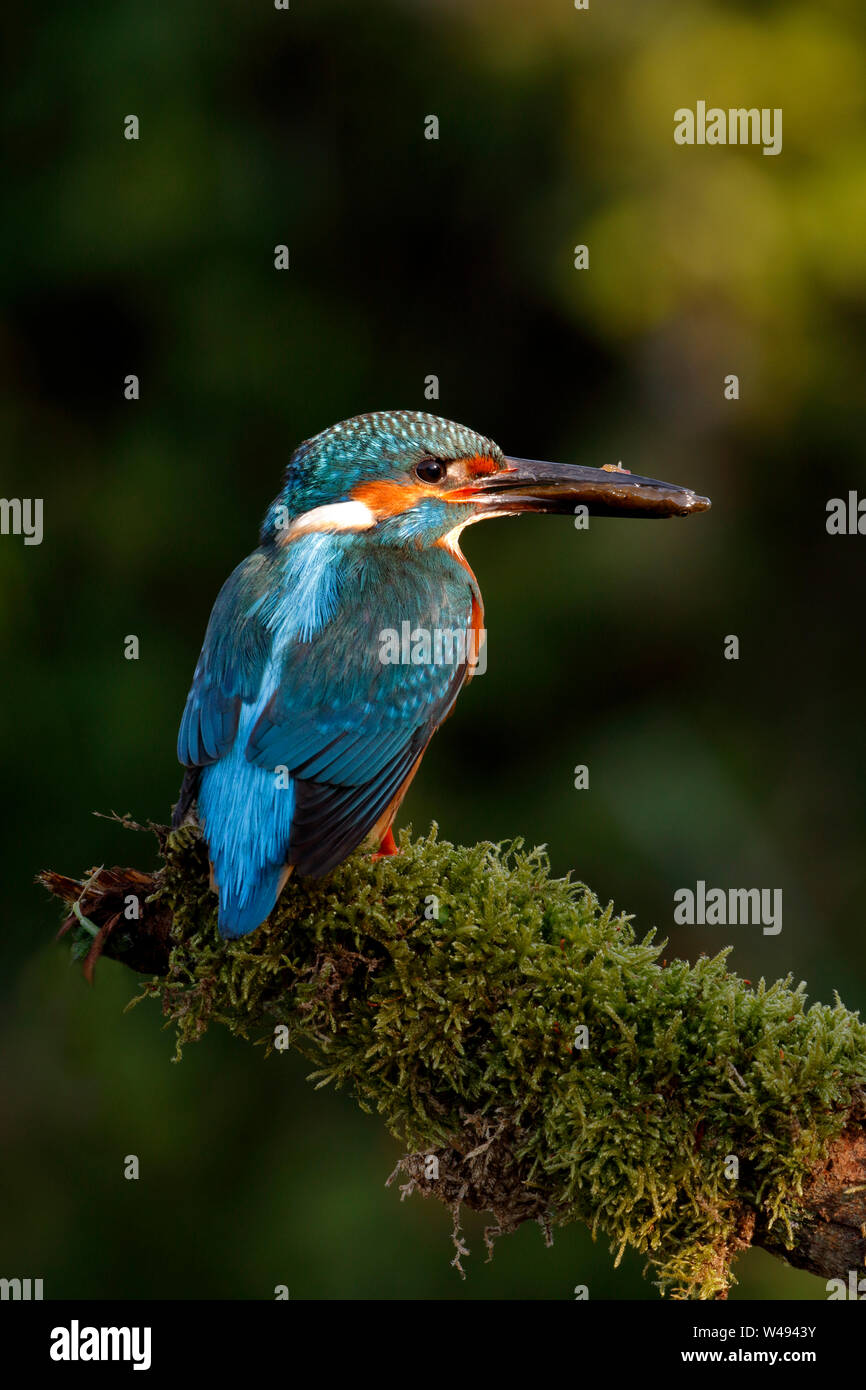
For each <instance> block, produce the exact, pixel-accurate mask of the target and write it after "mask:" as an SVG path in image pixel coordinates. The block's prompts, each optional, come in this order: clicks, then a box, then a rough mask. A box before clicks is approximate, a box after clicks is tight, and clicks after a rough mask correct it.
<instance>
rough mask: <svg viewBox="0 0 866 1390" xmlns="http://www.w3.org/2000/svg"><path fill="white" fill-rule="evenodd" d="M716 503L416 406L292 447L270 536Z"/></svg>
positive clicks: (457, 525)
mask: <svg viewBox="0 0 866 1390" xmlns="http://www.w3.org/2000/svg"><path fill="white" fill-rule="evenodd" d="M709 505H710V503H709V501H708V500H707V498H705V497H698V496H696V494H695V493H694V492H692V491H691V490H690V489H688V488H684V487H679V486H678V485H677V484H675V483H663V482H659V481H658V480H656V479H653V478H643V477H639V476H637V475H635V474H631V473H626V472H623V471H617V470H613V471H610V470H608V469H605V468H587V467H584V466H582V465H579V464H554V463H540V462H537V461H535V460H532V459H518V458H509V457H507V456H506V455H505V454H503V453H502V450H501V449H500V448H499V446H498V445H497V444H494V443H493V441H492V440H490V439H485V438H483V437H482V436H481V435H479V434H476V433H475V432H474V431H473V430H469V429H466V427H465V426H463V425H456V424H454V423H452V421H450V420H442V419H440V418H439V417H438V416H436V415H427V414H425V413H424V412H422V411H416V410H396V411H375V412H372V413H371V414H369V415H357V416H355V417H354V418H353V419H351V420H344V421H343V422H342V423H341V424H339V425H332V426H331V428H330V429H327V430H323V431H322V433H321V434H317V435H315V436H314V437H313V438H312V439H308V440H307V441H306V442H305V443H304V444H302V445H301V446H300V447H299V448H298V449H296V450H295V452H294V454H293V455H292V457H291V459H290V461H289V465H288V468H287V469H286V478H285V482H284V485H283V489H282V492H281V493H280V495H279V497H277V499H276V500H275V501H274V503H273V504H272V506H271V507H270V509H269V510H268V513H267V516H266V517H265V521H264V525H263V527H262V541H263V542H264V543H268V542H273V543H276V544H278V545H280V544H282V545H285V544H289V543H291V541H292V540H294V539H295V538H296V537H298V536H301V535H307V534H310V533H312V532H348V533H352V532H354V533H358V534H364V535H365V536H366V537H368V539H370V540H373V541H378V542H381V543H384V544H389V545H403V546H417V547H418V548H424V547H426V546H430V545H442V544H445V545H454V544H456V539H457V537H458V536H459V533H460V531H461V530H462V529H463V527H464V526H468V525H470V524H471V523H472V522H475V521H483V520H485V519H486V518H488V517H495V516H513V515H517V514H519V513H521V512H553V513H574V512H575V510H576V508H577V507H579V506H583V507H585V508H586V509H587V513H588V514H590V515H596V516H642V517H667V516H687V515H688V514H689V513H690V512H699V511H705V510H706V508H707V507H709Z"/></svg>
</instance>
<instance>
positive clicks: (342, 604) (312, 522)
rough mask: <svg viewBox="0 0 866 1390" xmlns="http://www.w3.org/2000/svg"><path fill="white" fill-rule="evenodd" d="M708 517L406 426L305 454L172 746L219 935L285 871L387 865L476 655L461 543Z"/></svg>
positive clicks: (274, 890) (400, 414)
mask: <svg viewBox="0 0 866 1390" xmlns="http://www.w3.org/2000/svg"><path fill="white" fill-rule="evenodd" d="M709 505H710V504H709V502H708V501H707V499H706V498H702V497H697V496H696V495H695V494H694V493H693V492H692V491H690V490H689V489H686V488H681V487H677V486H675V485H673V484H670V483H663V482H658V481H655V480H653V479H650V478H641V477H636V476H634V475H632V474H629V473H626V472H624V471H622V470H618V469H617V470H610V469H605V468H601V469H597V468H586V467H581V466H568V465H556V464H549V463H538V462H534V461H532V460H527V459H515V458H508V457H506V456H505V455H504V454H503V453H502V451H501V449H500V448H499V447H498V445H496V444H494V443H493V442H492V441H491V440H489V439H484V438H482V437H481V436H480V435H478V434H475V433H474V432H473V431H472V430H469V429H466V428H465V427H464V426H462V425H456V424H453V423H452V422H450V421H448V420H441V419H439V418H438V417H436V416H434V415H427V414H423V413H421V412H418V411H412V410H400V411H380V412H374V413H371V414H368V415H359V416H357V417H356V418H354V419H352V420H345V421H343V422H342V423H341V424H338V425H334V426H332V427H331V428H330V429H326V430H324V431H323V432H322V433H321V434H318V435H316V436H315V437H314V438H312V439H308V440H307V441H306V442H305V443H303V444H301V445H300V447H299V448H298V449H296V450H295V452H294V453H293V454H292V457H291V459H290V460H289V464H288V467H287V469H286V474H285V480H284V483H283V487H282V491H281V492H280V494H279V496H278V497H277V498H276V499H275V501H274V502H273V503H272V505H271V507H270V508H269V510H268V512H267V514H266V515H265V519H264V522H263V524H262V528H261V533H260V537H259V545H258V548H257V549H256V550H254V551H253V553H252V554H251V555H249V556H248V557H247V559H246V560H244V561H243V562H242V563H241V564H240V565H238V567H237V569H236V570H235V571H234V573H233V574H232V575H231V576H230V577H229V578H228V580H227V581H226V583H225V584H224V585H223V587H222V590H221V591H220V594H219V596H218V598H217V600H216V603H215V605H214V608H213V612H212V614H211V618H210V622H209V624H208V628H207V633H206V635H205V639H204V646H203V647H202V651H201V655H200V657H199V660H198V664H197V666H196V668H195V674H194V677H193V682H192V687H191V689H190V692H189V696H188V698H187V702H186V708H185V709H184V712H183V717H182V720H181V725H180V732H179V735H178V745H177V746H178V758H179V760H180V762H181V763H182V764H183V765H184V766H185V767H186V769H187V772H186V775H185V777H184V780H183V785H182V787H181V793H180V797H179V799H178V803H177V806H176V807H175V811H174V820H173V824H175V825H179V824H181V823H182V822H183V820H184V819H186V818H187V817H188V816H190V815H191V814H192V809H193V804H194V803H195V809H196V813H197V817H198V820H199V823H200V824H201V827H202V832H203V835H204V838H205V840H206V842H207V845H208V851H209V854H210V861H211V873H212V886H213V887H214V888H215V889H216V891H217V893H218V896H219V929H220V932H221V933H222V935H223V936H224V937H241V936H246V935H247V933H249V932H251V931H254V930H255V928H256V927H258V926H259V925H260V924H261V923H263V922H264V921H265V920H266V918H267V917H268V915H269V913H270V912H271V910H272V909H273V907H274V905H275V903H276V901H277V898H278V897H279V895H280V893H281V891H282V889H283V886H284V884H285V882H286V879H287V878H288V876H289V874H290V873H291V872H292V871H293V870H294V871H295V872H296V873H298V874H301V875H308V876H310V877H313V878H320V877H322V876H323V875H325V874H327V873H329V872H330V870H331V869H333V868H334V867H335V866H336V865H337V864H339V863H341V861H342V860H343V859H345V858H346V856H347V855H349V854H351V853H352V851H353V850H355V849H356V848H358V846H361V845H365V844H367V845H370V846H371V847H373V848H376V847H377V846H378V847H380V852H382V853H394V849H395V847H394V839H393V833H392V830H391V826H392V822H393V820H394V817H395V815H396V813H397V809H398V807H399V805H400V802H401V801H402V799H403V797H404V796H405V794H406V790H407V788H408V786H409V783H410V782H411V780H412V778H413V777H414V775H415V773H416V771H417V769H418V764H419V763H420V761H421V758H422V756H423V754H424V751H425V749H426V747H427V744H428V743H429V742H430V739H431V737H432V735H433V734H434V732H435V731H436V729H437V728H438V727H439V725H440V724H441V723H442V721H443V720H444V719H445V718H447V716H448V715H449V714H450V712H451V710H452V709H453V707H454V702H455V700H456V699H457V696H458V694H459V692H460V690H461V689H462V687H463V685H464V684H465V683H466V681H467V680H468V679H470V677H471V675H472V671H473V668H474V666H475V665H476V664H477V662H478V659H479V655H480V652H481V643H482V641H483V623H484V611H483V607H482V602H481V592H480V590H479V588H478V583H477V580H476V578H475V576H474V574H473V573H472V571H471V569H470V568H469V565H468V564H467V562H466V560H465V558H464V556H463V554H462V552H461V550H460V545H459V538H460V533H461V531H462V530H463V528H464V527H466V526H469V525H471V524H472V523H473V522H476V521H483V520H485V519H486V518H489V517H501V516H513V515H515V514H518V513H520V512H551V513H566V512H567V513H573V512H575V510H576V509H577V508H578V507H585V508H586V512H587V514H588V515H602V516H614V515H620V516H643V517H666V516H682V515H686V514H688V513H690V512H696V511H702V510H704V509H705V508H707V507H708V506H709Z"/></svg>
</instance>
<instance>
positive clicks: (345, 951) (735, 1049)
mask: <svg viewBox="0 0 866 1390" xmlns="http://www.w3.org/2000/svg"><path fill="white" fill-rule="evenodd" d="M158 834H159V838H160V844H161V849H162V854H163V865H162V867H161V868H160V869H159V871H158V872H157V874H156V875H155V876H152V877H149V878H148V877H146V876H144V875H139V876H138V877H139V879H141V880H142V882H143V885H144V888H146V889H147V892H146V893H145V892H144V888H143V886H142V883H139V884H138V887H137V888H136V887H130V886H129V884H130V883H131V882H132V880H131V879H130V880H129V881H127V880H124V877H123V876H124V874H128V875H133V874H135V872H136V871H133V870H118V869H114V870H102V871H99V872H97V873H96V874H95V875H92V876H91V878H90V880H89V881H88V883H87V885H86V887H85V886H84V885H82V884H79V883H76V882H75V881H73V880H68V879H65V880H64V879H61V878H60V877H59V876H58V875H50V874H49V875H43V879H42V881H43V882H44V883H45V884H46V885H47V886H48V887H50V888H51V889H52V891H53V892H55V893H57V894H58V895H59V896H62V897H64V898H65V899H66V900H67V901H71V900H72V898H73V897H76V898H77V899H78V916H77V917H76V918H75V919H74V920H73V919H69V920H70V922H71V923H72V926H73V935H74V936H77V937H78V938H79V939H81V936H80V934H81V932H82V930H85V939H86V940H87V941H88V949H89V951H90V954H91V957H92V952H93V947H92V945H90V944H89V943H90V942H91V941H92V934H93V930H94V929H95V930H96V931H97V933H98V932H101V933H102V939H101V945H102V948H103V950H104V953H105V954H106V955H114V956H116V957H117V958H118V959H122V960H125V961H126V963H127V964H131V965H133V967H135V968H138V967H141V968H143V969H145V970H146V971H148V972H152V971H154V969H155V968H156V971H157V973H156V977H155V978H154V979H152V980H151V981H150V982H149V983H148V984H147V985H146V986H145V987H144V991H143V995H142V996H141V997H150V996H155V997H157V998H159V999H160V1000H161V1003H162V1009H163V1012H164V1014H165V1015H166V1016H167V1017H168V1018H169V1019H170V1020H172V1021H173V1023H174V1024H175V1027H176V1030H177V1038H178V1056H180V1054H181V1052H182V1048H183V1046H184V1045H185V1044H187V1043H189V1042H191V1041H194V1040H197V1039H200V1038H201V1037H202V1036H203V1034H204V1033H205V1032H206V1030H207V1029H208V1027H210V1026H211V1025H212V1024H222V1025H223V1026H225V1027H227V1028H229V1029H230V1030H231V1031H232V1032H234V1033H236V1034H238V1035H240V1036H241V1037H244V1038H247V1039H249V1040H251V1041H253V1042H256V1043H260V1044H262V1045H263V1046H264V1048H265V1050H266V1051H268V1052H270V1051H271V1050H273V1048H274V1046H275V1043H276V1044H278V1043H280V1042H281V1041H285V1042H287V1043H288V1044H289V1045H291V1046H292V1047H294V1048H296V1049H298V1050H299V1051H300V1052H301V1053H302V1054H303V1055H304V1056H305V1057H307V1058H308V1059H309V1060H310V1061H311V1062H312V1063H313V1064H314V1068H315V1069H314V1071H313V1078H314V1079H315V1081H316V1082H317V1084H318V1085H325V1084H328V1083H333V1084H336V1085H347V1086H349V1087H350V1088H351V1090H352V1092H353V1094H354V1095H355V1097H356V1098H357V1101H358V1103H359V1104H360V1105H361V1106H362V1107H363V1108H364V1109H366V1110H368V1111H372V1112H375V1113H377V1114H379V1115H380V1116H381V1117H382V1119H383V1121H384V1123H385V1125H386V1126H387V1128H388V1130H389V1131H390V1133H391V1134H392V1135H394V1136H395V1138H397V1139H398V1140H399V1141H400V1142H401V1144H403V1145H404V1146H405V1147H406V1148H407V1149H408V1151H409V1152H408V1153H407V1155H406V1156H405V1158H404V1159H403V1160H402V1162H401V1165H399V1166H401V1167H402V1170H403V1172H404V1174H405V1177H406V1180H407V1181H406V1185H405V1189H404V1190H405V1191H407V1192H408V1191H415V1190H417V1191H421V1192H423V1193H424V1194H425V1195H430V1196H434V1197H439V1198H440V1199H441V1200H443V1201H444V1202H445V1203H446V1204H447V1205H448V1206H449V1207H450V1208H451V1209H452V1211H453V1212H454V1214H455V1237H456V1240H457V1243H458V1251H457V1258H456V1262H457V1263H458V1264H459V1263H460V1258H461V1255H464V1254H465V1253H466V1251H465V1247H464V1246H462V1242H461V1238H460V1233H459V1211H460V1207H461V1206H462V1205H465V1206H469V1207H472V1208H476V1209H478V1210H483V1211H489V1212H490V1213H492V1217H493V1225H492V1226H491V1227H490V1228H489V1233H488V1234H489V1238H490V1239H492V1238H493V1237H494V1236H496V1235H498V1234H500V1233H503V1232H507V1231H511V1230H513V1229H515V1227H516V1226H518V1225H519V1224H520V1223H521V1222H523V1221H526V1220H537V1221H539V1222H540V1223H541V1225H542V1227H543V1228H544V1229H545V1231H549V1230H550V1229H551V1228H552V1227H555V1226H556V1225H561V1224H564V1223H566V1222H569V1221H575V1220H577V1221H582V1222H585V1223H587V1224H588V1225H589V1226H590V1228H591V1229H592V1231H593V1233H594V1234H595V1233H602V1232H603V1233H604V1234H605V1235H606V1236H607V1237H608V1239H609V1240H610V1241H611V1245H612V1248H613V1249H614V1250H615V1251H616V1253H617V1259H619V1257H620V1256H621V1254H622V1252H623V1251H624V1250H625V1249H626V1248H627V1247H629V1246H631V1247H634V1248H635V1249H637V1250H638V1251H641V1252H642V1253H644V1254H645V1255H646V1256H647V1258H648V1261H649V1263H650V1264H651V1265H652V1266H653V1268H654V1270H655V1272H656V1277H657V1280H658V1282H659V1284H660V1286H661V1287H662V1288H663V1289H667V1290H670V1291H672V1292H673V1293H674V1295H675V1296H680V1297H704V1298H706V1297H714V1296H724V1293H725V1291H726V1290H727V1288H728V1286H729V1284H730V1282H731V1280H732V1277H733V1276H732V1268H731V1267H732V1263H733V1260H734V1258H735V1256H736V1254H737V1253H738V1252H739V1251H740V1250H742V1249H743V1248H745V1246H747V1245H748V1244H750V1243H753V1242H754V1243H758V1242H759V1241H760V1243H762V1244H765V1245H766V1246H767V1248H769V1249H772V1250H773V1252H774V1253H776V1254H781V1256H782V1258H785V1257H786V1256H785V1251H786V1250H789V1249H797V1250H800V1249H801V1248H802V1247H803V1246H804V1242H805V1244H806V1245H807V1246H809V1248H810V1249H811V1246H810V1245H809V1242H810V1241H811V1234H810V1233H811V1230H812V1225H813V1224H814V1222H815V1221H816V1220H817V1219H818V1217H817V1216H816V1213H815V1211H814V1210H812V1209H811V1208H810V1207H809V1196H808V1194H809V1191H810V1189H811V1187H812V1186H813V1185H814V1183H815V1181H816V1178H817V1176H818V1175H819V1174H821V1173H823V1172H824V1170H825V1167H826V1164H827V1162H828V1154H829V1153H830V1152H831V1149H832V1146H833V1145H834V1144H840V1143H842V1142H843V1139H844V1135H845V1134H846V1133H848V1130H847V1129H846V1126H847V1127H850V1126H851V1124H852V1115H854V1114H855V1112H856V1111H857V1107H858V1106H859V1104H860V1096H861V1092H860V1087H861V1085H862V1083H863V1079H864V1076H866V1026H864V1024H863V1023H861V1022H860V1020H859V1018H858V1017H857V1015H855V1014H852V1013H850V1012H849V1011H847V1010H846V1009H845V1008H844V1007H843V1006H842V1004H841V1003H840V1002H839V1001H838V1000H837V1002H836V1003H835V1005H834V1006H832V1007H830V1006H827V1005H821V1004H813V1005H812V1006H811V1007H809V1008H807V1006H806V997H805V989H804V986H803V985H799V986H798V987H796V988H792V987H791V981H790V979H788V980H784V981H781V982H779V983H776V984H773V985H771V986H766V985H765V984H764V982H763V981H761V982H760V983H759V984H758V985H757V987H752V986H751V985H749V984H748V983H746V982H745V981H743V980H742V979H740V978H738V977H737V976H736V975H734V974H732V973H731V972H730V971H728V969H727V965H726V957H727V952H722V953H720V954H719V955H718V956H716V957H714V958H712V959H709V958H706V957H702V958H700V959H699V960H698V961H696V963H695V964H693V965H689V964H688V963H686V962H684V961H680V960H675V961H672V962H670V963H669V964H667V965H666V966H663V965H662V964H661V963H660V954H661V949H662V948H661V946H660V945H658V944H655V943H654V941H653V939H652V934H649V935H645V936H643V937H640V936H639V935H638V934H637V933H636V932H635V930H634V927H633V925H632V922H631V919H630V918H629V917H628V916H626V915H623V914H616V913H615V912H614V911H613V909H612V907H611V906H610V905H608V906H607V907H602V906H601V904H600V903H599V902H598V900H597V898H596V897H595V896H594V894H593V893H592V892H591V891H590V890H589V889H588V888H586V887H585V886H584V885H582V884H580V883H576V882H573V881H571V880H570V879H559V878H554V877H552V876H551V873H550V867H549V863H548V860H547V857H546V855H545V854H544V853H543V852H542V851H540V850H537V849H536V850H526V849H525V848H524V847H523V845H522V843H521V842H520V841H514V842H512V843H510V844H506V845H493V844H486V843H483V844H478V845H474V846H470V847H460V846H454V845H451V844H449V843H447V842H446V841H442V840H440V839H439V838H438V836H437V833H436V830H435V827H434V829H433V830H432V831H431V832H430V834H429V835H427V836H426V837H420V838H418V839H412V838H411V836H410V835H409V834H408V833H407V832H403V833H402V835H401V837H400V853H399V854H398V855H396V856H393V857H391V858H383V859H378V860H371V859H370V858H369V857H365V856H360V855H358V856H354V857H353V858H352V859H350V860H349V861H347V862H346V863H345V864H344V865H342V866H341V867H340V868H339V869H337V870H336V871H335V872H334V873H333V874H331V875H330V876H329V877H328V878H327V879H326V880H325V881H323V882H318V883H317V882H311V881H297V882H295V881H291V880H290V882H289V884H288V886H287V888H286V890H285V891H284V893H283V895H282V897H281V899H280V901H279V903H278V905H277V908H276V910H275V911H274V913H273V915H272V917H271V919H270V921H269V922H268V924H267V925H266V926H264V927H262V928H261V929H260V930H258V931H257V932H255V933H253V934H252V935H250V936H248V937H245V938H243V939H242V940H239V941H234V942H226V941H223V940H221V939H220V937H219V936H218V934H217V931H216V900H215V898H214V895H213V893H212V892H211V890H210V888H209V886H208V861H207V851H206V848H205V846H204V843H203V841H202V839H201V836H200V834H199V832H198V830H197V829H196V827H195V826H193V825H184V826H182V827H181V828H180V829H178V830H174V831H170V832H169V831H164V830H159V831H158ZM100 875H101V876H100ZM112 876H114V877H112ZM70 885H71V886H70ZM82 888H84V889H85V890H84V891H83V892H82ZM124 889H126V892H127V893H136V892H138V894H139V896H141V897H142V898H143V899H144V900H143V901H142V914H141V920H140V921H139V922H128V921H126V920H124V919H123V917H122V913H121V904H122V901H123V900H124ZM81 917H84V918H85V919H86V922H87V923H88V924H89V927H90V930H89V932H87V931H86V929H84V928H83V927H82V924H81V921H80V919H81ZM109 922H110V923H112V924H113V925H111V927H110V929H109V930H106V924H107V923H109ZM139 953H143V954H141V955H140V954H139ZM154 961H157V962H159V964H158V965H157V966H156V967H155V965H154ZM91 963H92V960H91ZM843 1132H844V1133H843ZM431 1156H432V1157H433V1158H435V1160H436V1161H435V1163H432V1164H431V1162H430V1158H431ZM831 1166H832V1164H831ZM864 1181H866V1178H864ZM847 1190H848V1189H846V1191H847ZM855 1215H856V1213H855ZM862 1219H863V1217H862V1214H861V1215H860V1220H861V1221H862ZM845 1223H846V1224H845V1232H847V1231H848V1227H849V1226H850V1227H851V1230H852V1231H853V1230H854V1224H855V1217H854V1216H853V1215H852V1216H851V1220H850V1221H849V1220H848V1217H847V1216H846V1217H845ZM843 1234H844V1233H843ZM845 1239H846V1240H847V1235H846V1236H845ZM851 1240H854V1236H853V1235H852V1237H851ZM863 1245H864V1249H863V1253H866V1242H863ZM810 1258H812V1257H811V1256H809V1257H808V1258H805V1257H804V1258H803V1259H800V1260H793V1259H792V1262H795V1263H800V1264H803V1265H804V1266H805V1267H807V1268H812V1267H815V1263H814V1260H813V1263H812V1264H810V1263H809V1259H810ZM843 1258H850V1242H849V1244H848V1245H847V1246H846V1247H845V1252H844V1255H842V1254H840V1255H839V1259H843ZM861 1260H862V1254H861ZM820 1266H821V1260H820V1258H819V1259H818V1267H820ZM831 1266H832V1261H831V1263H830V1264H828V1265H827V1269H828V1271H829V1272H830V1273H833V1272H835V1270H834V1269H833V1268H832V1267H831Z"/></svg>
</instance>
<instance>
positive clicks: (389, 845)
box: [372, 825, 400, 859]
mask: <svg viewBox="0 0 866 1390" xmlns="http://www.w3.org/2000/svg"><path fill="white" fill-rule="evenodd" d="M399 853H400V851H399V850H398V848H397V843H396V841H395V839H394V832H393V830H392V829H391V827H390V825H389V826H388V829H387V830H386V831H385V834H384V836H383V837H382V843H381V844H380V846H379V848H378V850H377V852H376V853H375V854H374V855H373V856H372V857H373V858H374V859H387V858H388V856H389V855H391V854H399Z"/></svg>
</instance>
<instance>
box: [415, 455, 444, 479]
mask: <svg viewBox="0 0 866 1390" xmlns="http://www.w3.org/2000/svg"><path fill="white" fill-rule="evenodd" d="M445 472H446V469H445V464H444V463H440V462H439V460H438V459H424V460H423V461H422V462H421V463H419V464H418V465H417V466H416V468H415V475H416V477H418V478H420V479H421V481H422V483H439V482H441V481H442V479H443V478H444V477H445Z"/></svg>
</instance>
